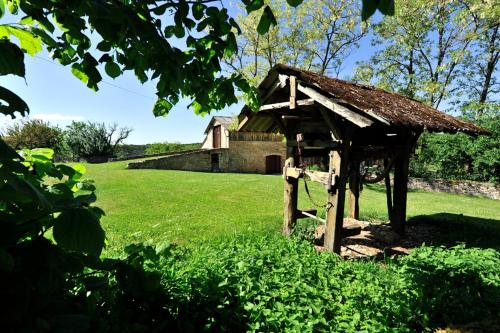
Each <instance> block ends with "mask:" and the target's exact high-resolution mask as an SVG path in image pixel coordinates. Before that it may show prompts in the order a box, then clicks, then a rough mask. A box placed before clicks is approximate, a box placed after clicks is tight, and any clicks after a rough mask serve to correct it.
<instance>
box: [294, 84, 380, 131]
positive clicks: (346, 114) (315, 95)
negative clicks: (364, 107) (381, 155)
mask: <svg viewBox="0 0 500 333" xmlns="http://www.w3.org/2000/svg"><path fill="white" fill-rule="evenodd" d="M297 89H298V90H299V91H301V92H303V93H304V94H306V95H307V96H309V97H311V98H312V99H314V100H315V101H316V102H318V103H319V104H321V105H323V106H324V107H326V108H327V109H329V110H331V111H333V112H335V113H336V114H338V115H339V116H341V117H343V118H345V119H347V120H348V121H350V122H351V123H353V124H354V125H356V126H358V127H361V128H363V127H367V126H370V125H372V124H373V121H372V120H371V119H369V118H366V117H364V116H362V115H360V114H358V113H356V112H354V111H352V110H349V109H348V108H346V107H345V106H342V105H340V104H337V103H335V102H334V101H333V100H332V99H331V98H329V97H326V96H325V95H323V94H321V93H319V92H318V91H316V90H315V89H313V88H309V87H306V86H303V85H302V84H300V83H299V84H298V86H297Z"/></svg>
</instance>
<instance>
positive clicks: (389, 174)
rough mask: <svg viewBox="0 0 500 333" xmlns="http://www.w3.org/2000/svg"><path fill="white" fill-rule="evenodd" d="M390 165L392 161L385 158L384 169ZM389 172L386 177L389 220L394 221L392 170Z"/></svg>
mask: <svg viewBox="0 0 500 333" xmlns="http://www.w3.org/2000/svg"><path fill="white" fill-rule="evenodd" d="M389 165H390V161H389V159H388V158H385V159H384V169H387V168H388V167H389ZM388 171H389V172H387V174H386V175H385V177H384V183H385V196H386V200H387V215H388V216H389V221H392V218H391V215H392V190H391V171H390V170H388Z"/></svg>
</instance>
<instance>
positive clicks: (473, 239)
mask: <svg viewBox="0 0 500 333" xmlns="http://www.w3.org/2000/svg"><path fill="white" fill-rule="evenodd" d="M419 224H423V225H431V226H435V227H437V228H439V230H440V232H439V234H438V235H436V237H433V239H432V241H431V242H429V243H430V244H432V245H444V246H453V245H456V244H458V243H463V244H465V245H466V246H467V247H480V248H493V249H496V250H500V237H499V236H500V220H495V219H485V218H480V217H474V216H466V215H462V214H450V213H437V214H432V215H418V216H414V217H412V218H410V219H409V220H408V225H419Z"/></svg>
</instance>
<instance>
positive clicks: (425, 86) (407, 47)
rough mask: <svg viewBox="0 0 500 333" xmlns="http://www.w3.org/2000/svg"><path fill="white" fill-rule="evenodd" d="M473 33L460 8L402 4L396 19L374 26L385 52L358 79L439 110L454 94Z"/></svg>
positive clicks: (437, 2)
mask: <svg viewBox="0 0 500 333" xmlns="http://www.w3.org/2000/svg"><path fill="white" fill-rule="evenodd" d="M475 31H476V26H475V24H474V23H473V22H472V20H471V19H470V11H469V10H468V9H467V7H466V6H464V5H463V3H461V2H457V1H448V0H433V1H430V2H429V1H423V0H418V1H414V0H401V1H399V2H398V6H397V13H396V15H395V16H394V17H388V18H387V19H385V20H383V21H382V22H381V23H380V24H378V25H376V27H375V30H374V34H375V38H374V40H373V41H372V44H373V45H382V47H381V49H380V50H379V51H377V52H376V53H375V54H374V56H373V57H372V58H371V59H370V60H369V61H366V62H362V63H361V64H360V66H359V68H358V69H357V73H356V75H355V78H356V79H358V80H360V81H368V82H369V81H375V83H376V84H377V85H379V86H381V87H383V88H385V89H388V90H392V91H395V92H398V93H401V94H404V95H406V96H409V97H411V98H417V99H420V100H422V101H424V102H426V103H427V104H429V105H431V106H433V107H436V108H437V107H439V106H440V104H441V103H442V102H443V100H444V99H446V97H447V96H448V94H449V93H450V92H453V91H454V89H455V87H454V86H453V83H454V82H455V81H456V79H457V74H458V71H457V69H458V67H459V66H460V64H461V63H462V62H463V61H464V57H465V55H466V53H467V52H468V50H469V48H470V47H471V43H472V42H473V40H474V36H475Z"/></svg>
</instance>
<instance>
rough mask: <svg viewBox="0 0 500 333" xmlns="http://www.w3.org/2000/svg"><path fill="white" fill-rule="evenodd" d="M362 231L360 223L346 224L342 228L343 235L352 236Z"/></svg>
mask: <svg viewBox="0 0 500 333" xmlns="http://www.w3.org/2000/svg"><path fill="white" fill-rule="evenodd" d="M360 233H361V226H360V225H358V224H345V225H344V227H343V228H342V237H344V238H345V237H352V236H356V235H359V234H360Z"/></svg>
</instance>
